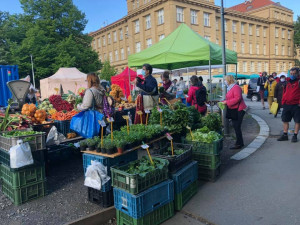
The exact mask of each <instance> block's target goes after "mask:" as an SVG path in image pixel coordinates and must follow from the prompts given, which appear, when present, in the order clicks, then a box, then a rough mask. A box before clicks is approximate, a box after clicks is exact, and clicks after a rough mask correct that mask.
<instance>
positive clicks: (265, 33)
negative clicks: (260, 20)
mask: <svg viewBox="0 0 300 225" xmlns="http://www.w3.org/2000/svg"><path fill="white" fill-rule="evenodd" d="M263 33H264V37H267V28H266V27H264V31H263Z"/></svg>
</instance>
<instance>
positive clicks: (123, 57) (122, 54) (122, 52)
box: [121, 48, 125, 60]
mask: <svg viewBox="0 0 300 225" xmlns="http://www.w3.org/2000/svg"><path fill="white" fill-rule="evenodd" d="M124 59H125V56H124V48H121V60H124Z"/></svg>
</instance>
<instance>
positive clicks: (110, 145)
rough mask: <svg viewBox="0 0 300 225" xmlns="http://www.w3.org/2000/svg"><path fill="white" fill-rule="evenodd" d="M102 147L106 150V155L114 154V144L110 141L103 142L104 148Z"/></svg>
mask: <svg viewBox="0 0 300 225" xmlns="http://www.w3.org/2000/svg"><path fill="white" fill-rule="evenodd" d="M104 147H105V148H106V154H109V155H111V154H114V153H115V144H114V142H112V141H110V140H107V141H106V142H105V146H104Z"/></svg>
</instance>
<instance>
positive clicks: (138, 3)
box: [136, 0, 140, 8]
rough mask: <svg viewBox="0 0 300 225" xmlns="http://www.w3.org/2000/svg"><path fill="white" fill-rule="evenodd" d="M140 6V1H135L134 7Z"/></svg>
mask: <svg viewBox="0 0 300 225" xmlns="http://www.w3.org/2000/svg"><path fill="white" fill-rule="evenodd" d="M139 6H140V1H139V0H136V7H137V8H138V7H139Z"/></svg>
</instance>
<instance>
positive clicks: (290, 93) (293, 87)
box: [282, 79, 300, 105]
mask: <svg viewBox="0 0 300 225" xmlns="http://www.w3.org/2000/svg"><path fill="white" fill-rule="evenodd" d="M299 82H300V80H299V79H298V80H295V81H294V82H293V81H291V80H289V81H288V82H287V84H286V87H285V88H284V90H283V96H282V105H298V104H300V87H299V85H300V84H299Z"/></svg>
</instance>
